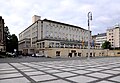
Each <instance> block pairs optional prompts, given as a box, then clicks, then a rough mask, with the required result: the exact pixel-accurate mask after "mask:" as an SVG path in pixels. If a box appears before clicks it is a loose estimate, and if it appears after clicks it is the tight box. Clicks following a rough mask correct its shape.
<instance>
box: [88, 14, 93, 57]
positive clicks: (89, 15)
mask: <svg viewBox="0 0 120 83" xmlns="http://www.w3.org/2000/svg"><path fill="white" fill-rule="evenodd" d="M90 21H92V12H88V59H89V57H90Z"/></svg>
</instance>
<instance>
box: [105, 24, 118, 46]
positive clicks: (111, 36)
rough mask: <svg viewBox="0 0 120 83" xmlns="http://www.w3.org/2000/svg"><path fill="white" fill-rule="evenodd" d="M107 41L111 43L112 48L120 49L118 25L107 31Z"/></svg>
mask: <svg viewBox="0 0 120 83" xmlns="http://www.w3.org/2000/svg"><path fill="white" fill-rule="evenodd" d="M107 41H109V42H110V43H111V47H112V48H120V26H119V25H116V26H114V27H112V28H110V29H107Z"/></svg>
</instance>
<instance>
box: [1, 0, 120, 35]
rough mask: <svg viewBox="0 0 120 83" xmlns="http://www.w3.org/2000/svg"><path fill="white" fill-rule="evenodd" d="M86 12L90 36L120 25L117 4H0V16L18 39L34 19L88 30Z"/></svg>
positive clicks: (100, 0) (89, 0)
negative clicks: (34, 16) (37, 18)
mask: <svg viewBox="0 0 120 83" xmlns="http://www.w3.org/2000/svg"><path fill="white" fill-rule="evenodd" d="M89 11H91V12H92V15H93V20H92V22H91V30H92V34H97V33H102V32H106V29H107V28H109V27H112V26H114V25H116V24H118V23H120V0H0V16H2V17H3V19H4V20H5V26H8V27H9V30H10V33H11V34H16V35H17V36H18V34H19V33H20V32H21V31H23V30H24V29H25V28H27V27H28V26H29V25H31V24H32V16H33V15H39V16H41V18H42V19H44V18H47V19H50V20H54V21H60V22H64V23H68V24H72V25H77V26H80V27H82V28H85V29H87V13H88V12H89Z"/></svg>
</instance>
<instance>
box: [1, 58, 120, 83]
mask: <svg viewBox="0 0 120 83" xmlns="http://www.w3.org/2000/svg"><path fill="white" fill-rule="evenodd" d="M0 83H120V57H108V58H96V59H89V60H87V59H81V60H64V61H62V60H59V61H46V62H38V61H37V62H15V63H13V62H10V63H0Z"/></svg>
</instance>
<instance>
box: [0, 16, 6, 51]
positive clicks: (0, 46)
mask: <svg viewBox="0 0 120 83" xmlns="http://www.w3.org/2000/svg"><path fill="white" fill-rule="evenodd" d="M4 28H5V27H4V19H2V17H1V16H0V51H1V52H3V51H5V34H4Z"/></svg>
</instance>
